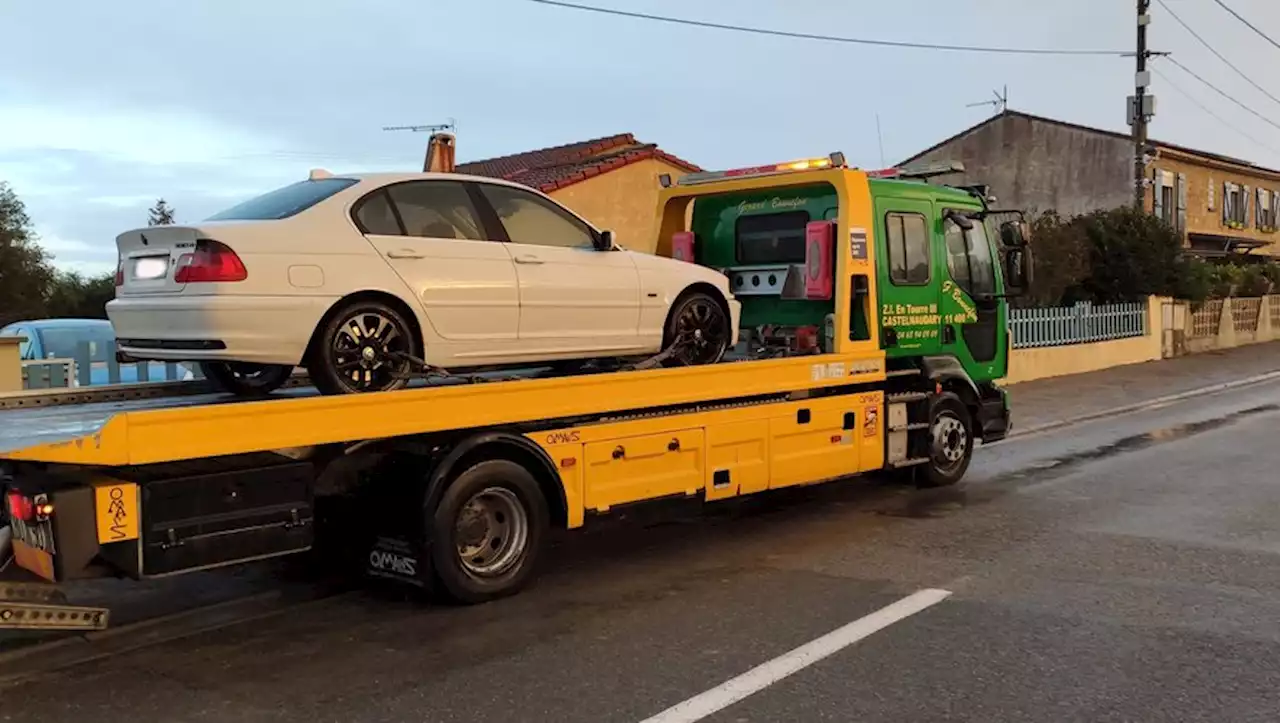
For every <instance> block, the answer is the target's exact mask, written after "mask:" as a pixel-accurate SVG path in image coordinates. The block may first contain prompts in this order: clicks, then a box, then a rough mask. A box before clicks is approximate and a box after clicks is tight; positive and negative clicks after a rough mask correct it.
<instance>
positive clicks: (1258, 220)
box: [1253, 188, 1263, 228]
mask: <svg viewBox="0 0 1280 723" xmlns="http://www.w3.org/2000/svg"><path fill="white" fill-rule="evenodd" d="M1253 225H1255V226H1257V227H1258V228H1262V226H1263V219H1262V189H1261V188H1255V189H1253Z"/></svg>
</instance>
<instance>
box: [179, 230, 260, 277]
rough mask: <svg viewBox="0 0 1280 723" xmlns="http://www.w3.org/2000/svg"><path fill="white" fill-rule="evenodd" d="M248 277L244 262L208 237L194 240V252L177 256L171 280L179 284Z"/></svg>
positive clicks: (222, 244)
mask: <svg viewBox="0 0 1280 723" xmlns="http://www.w3.org/2000/svg"><path fill="white" fill-rule="evenodd" d="M248 277H249V272H248V271H246V270H245V268H244V263H243V262H242V261H240V257H239V256H236V252H235V251H232V250H231V248H230V247H229V246H227V245H226V244H224V243H219V242H217V241H210V240H209V239H201V240H200V241H197V242H196V250H195V253H189V254H183V255H181V256H179V257H178V270H177V271H175V272H174V274H173V280H174V281H176V282H177V283H179V284H199V283H206V284H207V283H215V282H223V281H244V280H245V279H246V278H248Z"/></svg>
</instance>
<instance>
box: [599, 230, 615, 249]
mask: <svg viewBox="0 0 1280 723" xmlns="http://www.w3.org/2000/svg"><path fill="white" fill-rule="evenodd" d="M613 248H614V243H613V232H612V231H601V232H600V233H599V234H597V235H596V250H597V251H612V250H613Z"/></svg>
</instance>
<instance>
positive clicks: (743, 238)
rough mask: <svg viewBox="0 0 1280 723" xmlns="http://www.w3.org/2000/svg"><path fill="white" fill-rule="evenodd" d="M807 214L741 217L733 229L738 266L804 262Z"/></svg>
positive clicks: (796, 212)
mask: <svg viewBox="0 0 1280 723" xmlns="http://www.w3.org/2000/svg"><path fill="white" fill-rule="evenodd" d="M808 223H809V214H808V212H806V211H790V212H787V213H768V214H760V215H757V216H740V217H738V222H737V224H736V226H735V227H734V232H735V236H736V243H735V245H736V246H737V259H738V263H740V264H744V265H755V264H802V263H804V228H805V225H807V224H808Z"/></svg>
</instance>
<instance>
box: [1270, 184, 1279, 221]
mask: <svg viewBox="0 0 1280 723" xmlns="http://www.w3.org/2000/svg"><path fill="white" fill-rule="evenodd" d="M1278 221H1280V193H1276V192H1275V191H1272V192H1271V228H1275V227H1276V226H1278V225H1280V222H1278Z"/></svg>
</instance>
